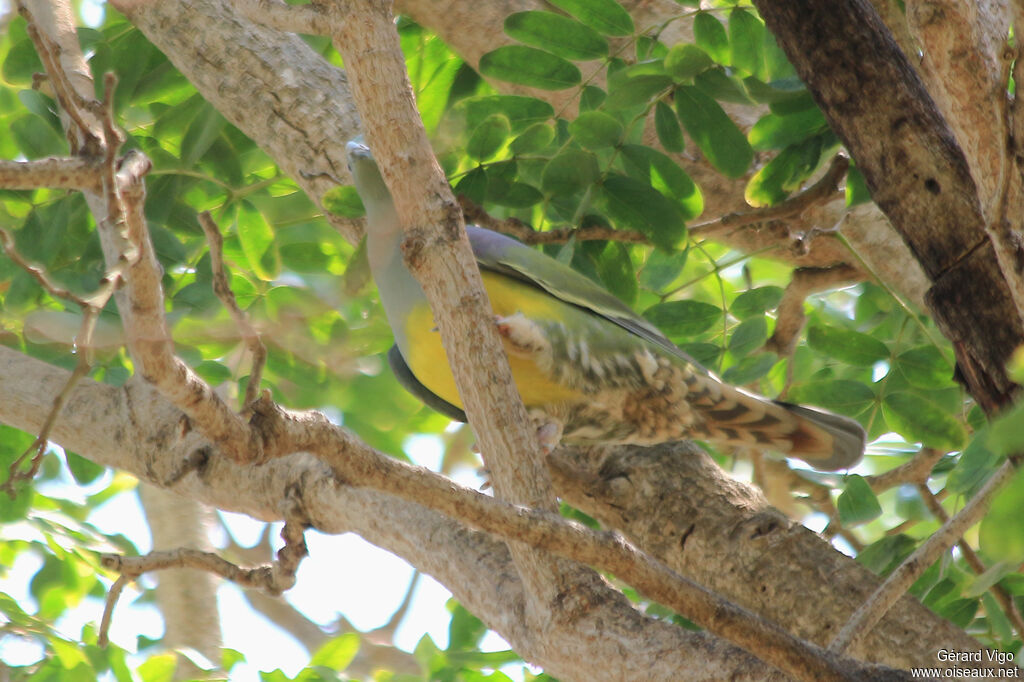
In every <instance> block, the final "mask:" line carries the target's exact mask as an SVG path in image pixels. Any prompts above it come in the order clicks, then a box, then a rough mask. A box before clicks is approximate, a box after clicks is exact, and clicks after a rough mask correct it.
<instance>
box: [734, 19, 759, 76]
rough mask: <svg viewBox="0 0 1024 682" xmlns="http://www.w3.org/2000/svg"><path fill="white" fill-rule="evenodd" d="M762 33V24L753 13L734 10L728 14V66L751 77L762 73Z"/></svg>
mask: <svg viewBox="0 0 1024 682" xmlns="http://www.w3.org/2000/svg"><path fill="white" fill-rule="evenodd" d="M764 33H765V30H764V24H763V23H761V20H760V19H758V18H757V17H756V16H754V13H753V12H749V11H747V10H745V9H742V8H736V9H734V10H733V11H732V12H730V13H729V48H730V53H731V61H730V65H731V66H732V67H733V68H734V69H741V70H743V71H746V72H747V73H748V74H750V75H751V76H757V75H759V74H762V73H763V72H764V54H763V52H762V45H763V43H764Z"/></svg>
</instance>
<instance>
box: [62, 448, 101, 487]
mask: <svg viewBox="0 0 1024 682" xmlns="http://www.w3.org/2000/svg"><path fill="white" fill-rule="evenodd" d="M64 455H65V457H66V458H67V461H68V469H70V470H71V475H72V476H74V477H75V481H76V482H78V483H79V484H81V485H88V484H89V483H92V482H93V481H95V480H96V479H97V478H99V477H100V476H102V475H103V472H104V471H106V467H103V466H101V465H99V464H96V463H95V462H93V461H90V460H88V459H86V458H85V457H82V456H81V455H77V454H75V453H74V452H71V451H65V452H64Z"/></svg>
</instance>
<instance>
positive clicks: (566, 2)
mask: <svg viewBox="0 0 1024 682" xmlns="http://www.w3.org/2000/svg"><path fill="white" fill-rule="evenodd" d="M551 4H552V5H554V6H555V7H558V8H559V9H562V10H565V11H566V12H568V13H569V14H571V15H572V16H574V17H576V18H577V19H579V20H580V21H581V22H583V23H584V24H586V25H587V26H590V27H591V28H593V29H595V30H596V31H600V32H601V33H603V34H604V35H608V36H628V35H629V34H631V33H632V32H633V18H632V17H630V16H629V12H627V11H626V10H625V9H623V7H622V5H620V4H619V3H617V2H615V0H551Z"/></svg>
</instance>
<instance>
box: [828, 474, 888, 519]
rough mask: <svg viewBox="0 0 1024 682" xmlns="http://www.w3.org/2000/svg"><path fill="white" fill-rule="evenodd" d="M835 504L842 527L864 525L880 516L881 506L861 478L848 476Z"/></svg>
mask: <svg viewBox="0 0 1024 682" xmlns="http://www.w3.org/2000/svg"><path fill="white" fill-rule="evenodd" d="M845 482H846V485H845V487H844V489H843V492H842V493H840V495H839V499H838V500H837V502H836V507H838V509H839V520H840V521H842V522H843V525H844V526H853V525H857V524H859V523H865V522H867V521H871V520H872V519H875V518H878V517H879V516H881V515H882V506H881V505H880V504H878V498H877V497H875V493H874V492H873V491H872V490H871V486H870V485H868V482H867V481H865V480H864V477H863V476H859V475H857V474H850V475H849V476H847V477H846V481H845Z"/></svg>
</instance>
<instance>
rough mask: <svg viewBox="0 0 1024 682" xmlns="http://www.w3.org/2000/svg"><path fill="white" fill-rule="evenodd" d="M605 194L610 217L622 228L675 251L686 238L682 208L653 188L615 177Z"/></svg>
mask: <svg viewBox="0 0 1024 682" xmlns="http://www.w3.org/2000/svg"><path fill="white" fill-rule="evenodd" d="M602 190H603V191H602V197H603V199H604V205H605V207H606V209H607V211H608V213H609V214H610V215H611V216H612V217H613V218H614V219H615V220H616V221H617V222H619V223H621V224H622V226H624V227H629V228H632V229H634V230H639V231H641V232H643V233H644V234H646V235H648V236H649V237H650V238H651V241H652V242H654V244H656V245H658V246H660V247H662V248H665V249H673V248H675V247H676V246H677V245H678V244H679V243H680V242H681V241H682V239H683V237H684V236H685V235H686V223H685V220H686V219H685V217H684V216H683V213H682V211H681V210H680V208H679V204H677V203H676V202H674V201H672V200H671V199H669V198H667V197H665V196H664V195H663V194H661V193H660V192H658V191H657V190H656V189H654V188H652V187H651V186H650V185H647V184H645V183H642V182H640V181H639V180H635V179H633V178H631V177H627V176H625V175H612V176H610V177H608V178H605V180H604V182H603V184H602Z"/></svg>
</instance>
